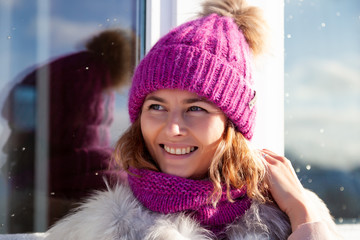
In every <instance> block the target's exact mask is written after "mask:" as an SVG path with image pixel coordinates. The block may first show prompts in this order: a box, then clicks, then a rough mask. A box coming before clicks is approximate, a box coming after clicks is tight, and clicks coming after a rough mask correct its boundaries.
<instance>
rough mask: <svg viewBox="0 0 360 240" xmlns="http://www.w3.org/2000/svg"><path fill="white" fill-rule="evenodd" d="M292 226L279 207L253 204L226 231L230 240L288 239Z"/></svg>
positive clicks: (267, 204)
mask: <svg viewBox="0 0 360 240" xmlns="http://www.w3.org/2000/svg"><path fill="white" fill-rule="evenodd" d="M290 234H291V225H290V222H289V219H288V217H287V215H286V214H285V213H283V212H282V211H281V210H280V209H279V208H278V207H277V206H275V205H273V204H270V203H266V204H260V203H258V202H255V201H254V202H253V203H252V204H251V207H250V209H249V210H247V212H246V213H245V215H244V216H243V217H242V218H240V219H239V220H238V221H236V222H235V223H233V224H231V225H230V226H229V227H228V228H227V231H226V235H227V236H228V239H230V240H240V239H241V240H250V239H251V240H263V239H272V240H273V239H281V240H283V239H287V238H288V236H289V235H290Z"/></svg>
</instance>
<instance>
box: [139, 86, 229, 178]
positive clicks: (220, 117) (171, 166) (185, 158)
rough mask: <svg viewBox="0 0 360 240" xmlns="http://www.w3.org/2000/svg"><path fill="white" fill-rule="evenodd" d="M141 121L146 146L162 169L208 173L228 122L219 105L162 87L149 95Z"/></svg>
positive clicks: (180, 173)
mask: <svg viewBox="0 0 360 240" xmlns="http://www.w3.org/2000/svg"><path fill="white" fill-rule="evenodd" d="M140 121H141V131H142V134H143V137H144V140H145V144H146V147H147V149H148V151H149V152H150V154H151V156H152V158H153V159H154V160H155V161H156V162H157V163H158V165H159V167H160V169H161V171H162V172H164V173H167V174H171V175H175V176H180V177H185V178H193V179H201V178H204V177H206V176H207V172H208V169H209V167H210V164H211V161H212V158H213V156H214V153H215V151H216V149H217V146H218V145H219V143H220V141H221V140H222V135H223V132H224V129H225V122H226V117H225V115H224V113H223V112H222V111H221V110H220V109H219V108H218V107H217V106H215V105H214V104H213V103H211V102H208V101H207V100H205V99H203V98H200V97H199V96H198V95H197V94H195V93H191V92H188V91H182V90H174V89H164V90H158V91H156V92H153V93H151V94H149V95H148V96H147V97H146V99H145V102H144V104H143V107H142V113H141V119H140Z"/></svg>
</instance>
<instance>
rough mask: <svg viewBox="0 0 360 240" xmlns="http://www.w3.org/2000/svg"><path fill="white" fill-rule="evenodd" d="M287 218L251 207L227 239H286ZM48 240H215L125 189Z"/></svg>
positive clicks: (63, 223) (94, 203) (100, 198)
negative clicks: (146, 205) (151, 207)
mask: <svg viewBox="0 0 360 240" xmlns="http://www.w3.org/2000/svg"><path fill="white" fill-rule="evenodd" d="M290 231H291V229H290V224H289V222H288V220H287V217H286V215H285V214H284V213H282V212H281V211H280V210H279V209H278V208H277V207H274V206H272V205H268V204H265V205H264V204H258V203H256V202H253V203H252V206H251V208H250V209H249V210H248V211H247V212H246V213H245V215H244V216H243V217H241V218H240V219H239V220H237V221H236V222H235V223H233V224H231V225H229V226H228V228H227V232H226V234H227V237H226V238H227V239H231V240H240V239H286V238H287V236H288V235H289V234H290ZM48 234H49V235H48V236H47V237H46V239H47V240H60V239H61V240H62V239H67V240H79V239H87V240H92V239H94V240H95V239H96V240H113V239H119V240H120V239H124V240H125V239H126V240H127V239H133V240H138V239H145V240H155V239H156V240H165V239H166V240H167V239H174V240H185V239H192V240H203V239H215V237H214V236H212V235H211V234H210V233H209V232H208V231H207V230H205V229H204V228H202V227H200V226H199V224H197V223H196V222H195V221H193V220H192V219H191V218H190V217H187V216H185V215H183V214H169V215H163V214H158V213H153V212H150V211H148V210H147V209H144V207H142V206H141V205H140V203H139V202H138V201H137V200H136V199H135V198H134V196H133V194H132V192H131V190H130V189H129V187H128V186H126V185H119V186H117V187H115V188H114V189H113V190H108V191H105V192H98V193H96V194H95V195H94V196H93V197H91V198H90V199H88V200H87V201H86V202H85V203H84V204H83V205H82V206H81V207H79V208H78V209H77V210H76V211H75V212H74V213H72V214H70V215H69V216H67V217H65V218H64V219H62V220H60V221H59V222H58V223H56V224H55V225H54V226H53V227H52V228H51V229H50V230H49V231H48Z"/></svg>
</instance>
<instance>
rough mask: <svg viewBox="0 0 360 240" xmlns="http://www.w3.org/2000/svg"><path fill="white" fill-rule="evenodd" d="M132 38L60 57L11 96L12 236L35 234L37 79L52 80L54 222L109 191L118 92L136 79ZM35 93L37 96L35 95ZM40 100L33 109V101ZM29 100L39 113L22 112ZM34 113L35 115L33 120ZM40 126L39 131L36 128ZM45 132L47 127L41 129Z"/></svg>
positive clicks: (111, 39)
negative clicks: (77, 204)
mask: <svg viewBox="0 0 360 240" xmlns="http://www.w3.org/2000/svg"><path fill="white" fill-rule="evenodd" d="M129 44H130V43H129V39H128V38H127V34H125V32H123V31H118V30H106V31H103V32H101V33H100V34H98V35H97V36H95V37H93V38H92V39H91V40H90V41H89V42H88V43H87V49H86V50H84V51H80V52H77V53H73V54H71V55H67V56H63V57H60V58H57V59H55V60H53V61H51V62H49V63H47V64H46V65H44V66H41V67H40V68H38V69H36V70H35V71H33V72H31V73H30V74H28V75H27V76H26V77H25V78H24V79H23V80H22V81H21V82H20V83H18V84H17V85H16V86H15V87H14V88H13V89H12V91H11V93H10V96H9V98H8V103H9V104H10V106H11V108H9V109H6V108H4V110H3V113H4V114H5V115H7V113H8V112H9V113H10V114H8V116H7V119H8V120H9V125H10V128H11V137H10V138H9V141H8V143H7V148H8V149H7V152H8V154H9V156H8V159H9V160H8V165H9V184H10V194H9V196H10V201H9V204H10V206H9V213H10V214H9V215H11V216H9V221H10V224H9V225H10V231H11V232H14V233H17V232H28V231H33V230H34V229H33V217H34V216H33V210H32V209H33V205H34V203H33V196H34V184H33V183H34V175H35V172H34V170H35V169H34V155H35V152H34V141H35V125H34V122H35V119H34V118H35V112H36V109H35V99H36V85H37V84H38V82H39V80H38V76H39V73H41V72H48V73H49V75H48V76H47V77H48V79H49V155H50V161H49V197H50V207H49V215H50V216H49V217H50V221H49V222H50V223H52V222H54V221H55V219H56V220H57V219H59V218H60V217H62V216H63V215H65V214H66V213H67V212H68V210H69V208H71V207H73V206H72V205H71V204H72V202H73V201H76V202H77V201H79V200H80V199H81V198H83V197H85V196H87V195H88V193H89V192H90V191H92V190H93V189H100V188H105V184H104V182H103V179H102V175H103V174H105V173H106V172H107V169H108V162H109V159H110V158H111V153H112V152H113V149H112V148H111V147H110V132H109V130H110V125H111V123H112V120H113V108H114V92H113V90H114V89H115V88H118V87H119V84H121V83H123V82H124V81H125V80H126V79H128V78H129V75H130V74H129V72H130V68H131V61H132V59H131V54H130V51H131V50H130V46H129ZM30 93H31V94H30ZM29 95H31V96H33V99H32V100H33V101H32V102H30V103H29V100H28V99H29V97H27V96H29ZM23 99H25V100H26V101H27V102H26V103H27V104H28V105H31V107H32V110H31V111H30V110H29V109H28V108H25V107H24V106H23V103H24V102H25V100H23ZM30 113H32V114H30ZM29 122H30V123H31V122H32V123H33V125H31V124H29ZM37 127H38V128H40V127H42V126H37Z"/></svg>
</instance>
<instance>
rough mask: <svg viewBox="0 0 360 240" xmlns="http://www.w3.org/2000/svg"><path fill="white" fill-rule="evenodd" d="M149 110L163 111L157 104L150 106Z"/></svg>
mask: <svg viewBox="0 0 360 240" xmlns="http://www.w3.org/2000/svg"><path fill="white" fill-rule="evenodd" d="M149 109H151V110H157V111H161V110H164V108H163V107H162V106H161V105H159V104H151V105H150V106H149Z"/></svg>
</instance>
